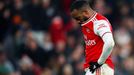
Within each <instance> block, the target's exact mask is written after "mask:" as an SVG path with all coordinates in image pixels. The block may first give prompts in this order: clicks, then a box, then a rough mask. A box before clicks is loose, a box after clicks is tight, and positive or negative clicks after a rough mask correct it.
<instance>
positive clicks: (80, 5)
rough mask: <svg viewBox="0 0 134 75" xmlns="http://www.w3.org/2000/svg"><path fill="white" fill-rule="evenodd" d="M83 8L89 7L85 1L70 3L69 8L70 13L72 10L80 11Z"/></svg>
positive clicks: (78, 0)
mask: <svg viewBox="0 0 134 75" xmlns="http://www.w3.org/2000/svg"><path fill="white" fill-rule="evenodd" d="M85 6H88V7H90V6H89V2H88V1H87V0H76V1H74V2H73V3H72V5H71V7H70V11H71V12H72V11H73V10H74V9H77V10H79V9H81V8H83V7H85Z"/></svg>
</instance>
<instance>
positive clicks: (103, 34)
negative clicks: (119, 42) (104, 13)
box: [101, 32, 111, 37]
mask: <svg viewBox="0 0 134 75" xmlns="http://www.w3.org/2000/svg"><path fill="white" fill-rule="evenodd" d="M107 33H111V32H105V33H103V34H102V36H101V37H103V36H104V35H105V34H107Z"/></svg>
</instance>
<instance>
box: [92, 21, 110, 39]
mask: <svg viewBox="0 0 134 75" xmlns="http://www.w3.org/2000/svg"><path fill="white" fill-rule="evenodd" d="M94 33H95V34H96V35H98V36H100V37H103V35H104V34H106V33H112V31H111V27H110V23H109V22H108V21H105V20H99V21H95V22H94Z"/></svg>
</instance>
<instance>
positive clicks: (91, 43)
mask: <svg viewBox="0 0 134 75" xmlns="http://www.w3.org/2000/svg"><path fill="white" fill-rule="evenodd" d="M85 43H86V45H88V46H92V45H96V42H95V40H86V41H85Z"/></svg>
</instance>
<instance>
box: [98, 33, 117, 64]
mask: <svg viewBox="0 0 134 75" xmlns="http://www.w3.org/2000/svg"><path fill="white" fill-rule="evenodd" d="M102 40H103V42H104V45H103V50H102V53H101V55H100V57H99V59H98V63H99V64H103V63H105V61H106V60H107V58H108V57H109V56H110V54H111V52H112V50H113V47H114V45H115V43H114V40H113V35H112V34H108V33H106V34H104V36H103V37H102Z"/></svg>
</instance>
